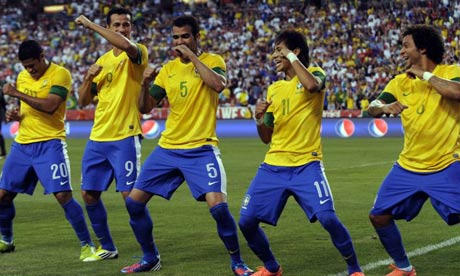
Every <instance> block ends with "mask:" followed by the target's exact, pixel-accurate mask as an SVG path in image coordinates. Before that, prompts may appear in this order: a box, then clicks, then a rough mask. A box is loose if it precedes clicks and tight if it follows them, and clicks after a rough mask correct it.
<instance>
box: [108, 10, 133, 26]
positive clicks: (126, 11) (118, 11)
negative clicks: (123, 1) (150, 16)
mask: <svg viewBox="0 0 460 276" xmlns="http://www.w3.org/2000/svg"><path fill="white" fill-rule="evenodd" d="M112 14H127V15H129V21H131V20H133V15H132V14H131V12H130V11H129V10H127V9H125V8H122V7H114V8H112V9H111V10H110V11H109V13H107V19H106V20H107V25H109V26H110V23H112V19H111V17H112Z"/></svg>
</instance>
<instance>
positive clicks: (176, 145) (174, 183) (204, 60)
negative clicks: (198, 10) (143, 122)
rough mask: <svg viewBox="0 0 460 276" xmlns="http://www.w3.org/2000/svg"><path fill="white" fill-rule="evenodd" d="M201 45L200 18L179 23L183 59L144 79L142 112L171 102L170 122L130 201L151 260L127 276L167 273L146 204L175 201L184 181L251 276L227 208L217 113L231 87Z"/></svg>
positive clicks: (176, 34)
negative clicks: (164, 101)
mask: <svg viewBox="0 0 460 276" xmlns="http://www.w3.org/2000/svg"><path fill="white" fill-rule="evenodd" d="M199 39H200V33H199V24H198V21H197V20H196V18H194V17H193V16H180V17H177V18H175V19H174V21H173V27H172V43H173V47H172V50H173V51H174V52H175V53H176V54H177V58H175V59H174V60H172V61H169V62H168V63H166V64H165V65H164V66H163V68H161V70H159V72H158V71H157V69H155V68H148V69H147V70H146V71H145V72H144V81H143V86H142V92H141V97H140V98H139V110H140V111H141V112H142V113H146V112H149V111H150V110H151V109H152V108H153V107H154V106H156V105H157V104H158V103H159V102H160V101H161V100H162V99H163V98H164V97H166V96H167V97H168V100H169V104H170V114H169V116H168V118H167V121H166V129H165V130H164V132H163V133H162V135H161V138H160V140H159V142H158V146H157V147H156V148H155V149H154V151H153V152H152V153H151V154H150V156H149V157H148V158H147V160H145V163H144V165H143V166H142V170H141V173H140V175H139V178H138V179H137V181H136V184H135V186H134V189H133V190H132V191H131V193H130V194H129V197H128V198H127V199H126V207H127V209H128V212H129V215H130V218H131V219H130V224H131V227H132V229H133V232H134V235H135V236H136V239H137V241H138V242H139V243H140V245H141V248H142V251H143V253H144V256H143V259H142V260H141V261H140V262H139V263H135V264H133V265H131V266H127V267H125V268H123V269H122V270H121V271H122V272H123V273H135V272H142V271H156V270H159V269H160V267H161V265H160V255H159V254H158V250H157V248H156V245H155V243H154V240H153V235H152V230H153V223H152V220H151V218H150V215H149V212H148V210H147V208H146V204H147V202H148V201H149V200H150V199H151V198H152V196H153V195H158V196H161V197H163V198H166V199H169V198H171V196H172V194H173V193H174V191H175V190H176V189H177V188H178V187H179V186H180V185H181V184H182V182H184V180H185V181H186V182H187V184H188V186H189V188H190V190H191V192H192V195H193V197H194V198H195V199H196V200H198V201H206V202H207V204H208V207H209V209H210V212H211V215H212V217H213V218H214V219H215V220H216V223H217V232H218V234H219V236H220V238H221V239H222V241H223V243H224V245H225V247H226V249H227V251H228V252H229V254H230V257H231V263H232V264H231V268H232V270H233V272H234V274H235V275H240V276H242V275H244V276H246V275H251V273H252V270H250V269H249V268H248V267H247V266H246V265H245V264H244V262H243V260H242V259H241V256H240V249H239V244H238V236H237V227H236V223H235V221H234V219H233V217H232V215H231V214H230V212H229V208H228V206H227V203H226V188H227V179H226V174H225V170H224V167H223V164H222V160H221V157H220V152H219V149H218V147H217V145H218V139H217V137H216V111H217V105H218V101H219V92H220V91H222V90H223V89H224V88H225V84H226V81H227V80H226V65H225V62H224V60H223V58H222V57H221V56H219V55H216V54H211V53H205V52H202V51H200V49H199V48H198V45H199ZM157 73H158V75H157ZM153 80H154V84H153V86H152V87H151V88H150V84H151V82H152V81H153Z"/></svg>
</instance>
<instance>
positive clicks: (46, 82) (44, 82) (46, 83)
mask: <svg viewBox="0 0 460 276" xmlns="http://www.w3.org/2000/svg"><path fill="white" fill-rule="evenodd" d="M46 85H48V80H43V82H42V85H41V86H40V89H42V88H45V87H46Z"/></svg>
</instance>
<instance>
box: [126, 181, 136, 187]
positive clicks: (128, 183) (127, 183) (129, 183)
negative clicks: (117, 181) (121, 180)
mask: <svg viewBox="0 0 460 276" xmlns="http://www.w3.org/2000/svg"><path fill="white" fill-rule="evenodd" d="M134 182H135V181H126V185H128V186H129V185H133V183H134Z"/></svg>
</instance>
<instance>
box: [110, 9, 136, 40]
mask: <svg viewBox="0 0 460 276" xmlns="http://www.w3.org/2000/svg"><path fill="white" fill-rule="evenodd" d="M109 29H110V30H112V31H114V32H117V33H120V34H122V35H123V36H124V37H126V38H128V39H129V38H130V37H131V30H132V25H131V16H129V15H128V14H112V15H111V16H110V26H109Z"/></svg>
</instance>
